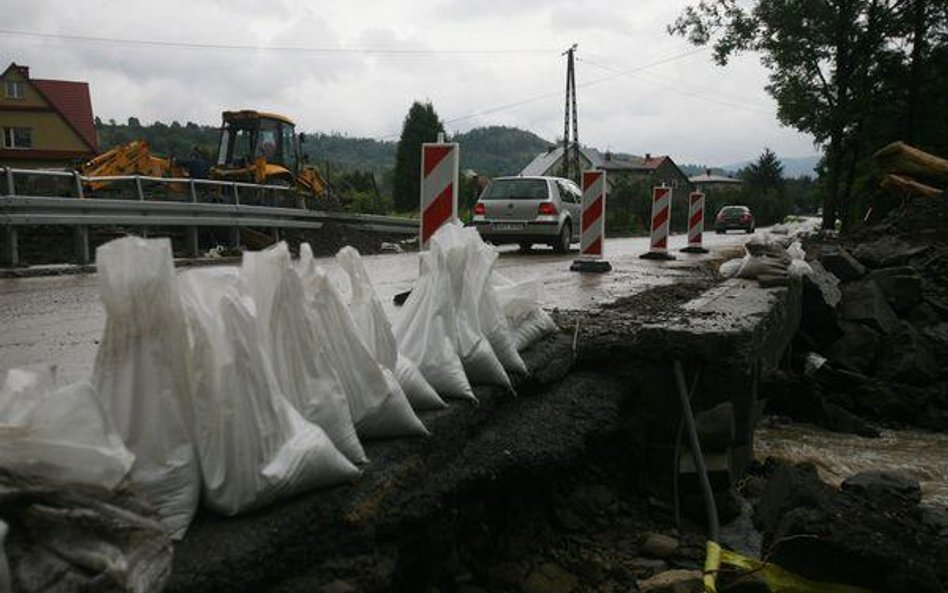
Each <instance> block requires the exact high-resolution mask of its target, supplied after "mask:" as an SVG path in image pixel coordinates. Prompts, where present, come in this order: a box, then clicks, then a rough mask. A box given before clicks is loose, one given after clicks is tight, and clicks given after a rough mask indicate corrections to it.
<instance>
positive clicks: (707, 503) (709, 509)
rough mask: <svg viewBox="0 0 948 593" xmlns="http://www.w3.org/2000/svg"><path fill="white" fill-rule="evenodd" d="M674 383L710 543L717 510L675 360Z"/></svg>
mask: <svg viewBox="0 0 948 593" xmlns="http://www.w3.org/2000/svg"><path fill="white" fill-rule="evenodd" d="M674 367H675V383H676V384H677V386H678V398H679V400H680V401H681V411H682V415H683V416H684V420H685V429H687V431H688V440H689V441H690V442H691V456H692V457H693V458H694V462H695V472H696V473H697V474H698V482H699V483H700V484H701V493H702V494H703V495H704V507H705V512H706V514H707V518H708V536H709V537H710V539H711V541H715V542H716V541H718V536H719V534H720V531H721V526H720V522H719V521H718V508H717V505H715V503H714V492H713V491H712V490H711V482H710V480H708V468H707V466H706V465H705V463H704V455H702V454H701V443H700V442H698V431H697V430H696V429H695V418H694V415H693V414H692V412H691V403H690V402H689V401H688V389H687V387H686V386H685V373H684V371H683V370H682V367H681V361H680V360H676V361H675V364H674Z"/></svg>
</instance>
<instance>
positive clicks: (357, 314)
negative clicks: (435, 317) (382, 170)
mask: <svg viewBox="0 0 948 593" xmlns="http://www.w3.org/2000/svg"><path fill="white" fill-rule="evenodd" d="M336 260H337V261H338V262H339V265H340V266H342V269H343V270H345V271H346V273H347V274H348V275H349V283H350V285H351V286H352V299H351V300H350V301H349V315H350V316H351V317H352V321H353V322H354V323H355V327H356V329H357V330H358V332H359V336H360V337H361V338H362V341H363V343H364V344H365V346H366V348H367V349H368V350H369V353H370V354H371V355H372V357H373V358H374V359H375V360H376V362H378V363H379V364H380V365H381V366H382V367H383V368H386V369H388V370H389V371H392V372H393V373H395V378H396V379H397V380H398V384H399V385H400V386H401V388H402V390H403V391H404V392H405V395H406V396H407V397H408V401H409V403H410V404H411V407H412V408H414V409H415V410H436V409H440V408H444V407H445V405H446V404H445V403H444V400H442V399H441V398H440V397H439V396H438V393H437V392H436V391H435V390H434V388H433V387H432V386H431V385H430V384H429V383H428V382H427V381H426V380H425V378H424V376H423V375H422V374H421V372H420V371H418V369H417V368H416V367H415V365H414V363H412V362H411V361H410V360H408V359H407V358H406V357H404V356H401V355H399V353H398V346H397V345H396V342H395V333H394V332H393V331H392V324H391V322H390V321H389V320H388V317H387V316H386V315H385V311H384V310H383V309H382V304H381V303H380V302H379V300H378V296H377V295H376V293H375V289H374V288H372V283H371V281H370V280H369V275H368V273H367V272H366V269H365V264H364V263H363V262H362V256H360V255H359V252H358V251H356V249H355V248H353V247H349V246H346V247H343V248H342V249H340V250H339V253H337V254H336ZM301 263H302V262H301Z"/></svg>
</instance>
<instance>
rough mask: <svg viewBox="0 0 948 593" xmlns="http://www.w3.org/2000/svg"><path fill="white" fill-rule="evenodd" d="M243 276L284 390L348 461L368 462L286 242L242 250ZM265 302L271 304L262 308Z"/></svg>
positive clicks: (291, 401)
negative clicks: (313, 322) (259, 248)
mask: <svg viewBox="0 0 948 593" xmlns="http://www.w3.org/2000/svg"><path fill="white" fill-rule="evenodd" d="M241 276H242V277H243V278H244V280H245V281H246V282H247V287H248V292H249V293H250V294H251V295H253V301H254V307H255V312H256V314H255V317H256V319H257V327H258V335H260V336H261V340H262V341H263V342H264V343H265V344H266V345H267V347H266V348H265V349H264V351H265V352H267V353H268V354H269V359H270V362H271V364H272V365H273V371H274V375H275V376H276V378H277V383H278V385H279V387H280V391H281V392H282V393H283V395H284V396H285V397H286V398H287V399H288V400H289V402H290V403H291V404H293V407H295V408H296V410H297V411H298V412H299V413H300V414H302V415H303V417H304V418H305V419H307V420H309V421H310V422H313V423H315V424H317V425H319V427H320V428H322V429H323V430H324V431H325V432H326V434H327V435H329V438H330V439H331V440H332V442H333V444H334V445H335V446H336V448H337V449H339V450H340V451H341V452H342V453H343V454H344V455H345V456H346V457H348V458H349V460H350V461H352V462H353V463H363V462H365V461H368V458H367V457H366V456H365V451H364V450H363V448H362V444H361V443H360V442H359V437H358V436H357V434H356V430H355V425H354V423H353V421H352V414H351V412H350V411H349V403H348V401H347V400H346V394H345V391H344V390H343V388H342V384H341V383H340V381H339V377H338V376H337V375H336V373H335V371H333V368H332V362H331V360H330V359H329V357H328V355H327V353H326V351H325V349H324V348H323V345H322V343H321V342H322V340H320V339H317V336H316V334H315V333H314V328H313V326H312V324H311V323H310V320H309V316H308V315H307V312H306V304H305V300H304V295H303V284H302V282H301V280H300V277H299V274H297V273H296V271H294V270H293V269H292V268H291V267H290V254H289V250H288V249H287V247H286V244H285V243H282V242H281V243H278V244H277V245H275V246H273V247H271V248H269V249H265V250H264V251H260V252H244V259H243V264H242V265H241ZM271 291H272V294H271ZM266 303H269V308H268V309H265V308H264V307H266V306H267V305H266Z"/></svg>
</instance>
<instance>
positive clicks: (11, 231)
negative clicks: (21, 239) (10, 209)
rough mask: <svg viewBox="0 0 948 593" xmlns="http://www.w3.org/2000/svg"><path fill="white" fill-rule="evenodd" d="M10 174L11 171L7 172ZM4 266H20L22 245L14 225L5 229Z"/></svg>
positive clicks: (2, 255) (9, 225)
mask: <svg viewBox="0 0 948 593" xmlns="http://www.w3.org/2000/svg"><path fill="white" fill-rule="evenodd" d="M7 174H9V170H8V171H7ZM0 261H2V263H3V265H5V266H9V267H11V268H15V267H17V266H19V265H20V245H19V243H18V241H17V228H16V227H15V226H13V225H12V224H8V225H6V226H4V227H3V252H2V253H0Z"/></svg>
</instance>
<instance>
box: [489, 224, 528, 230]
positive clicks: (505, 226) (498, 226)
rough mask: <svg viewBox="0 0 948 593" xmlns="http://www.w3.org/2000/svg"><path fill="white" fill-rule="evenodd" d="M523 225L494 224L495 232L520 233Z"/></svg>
mask: <svg viewBox="0 0 948 593" xmlns="http://www.w3.org/2000/svg"><path fill="white" fill-rule="evenodd" d="M523 229H524V225H523V223H522V222H495V223H494V230H495V231H522V230H523Z"/></svg>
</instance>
